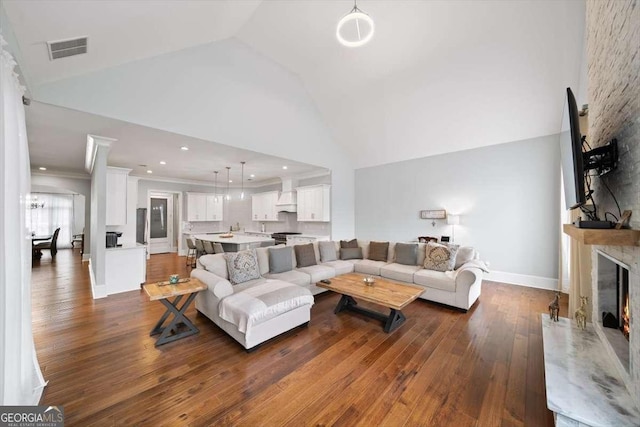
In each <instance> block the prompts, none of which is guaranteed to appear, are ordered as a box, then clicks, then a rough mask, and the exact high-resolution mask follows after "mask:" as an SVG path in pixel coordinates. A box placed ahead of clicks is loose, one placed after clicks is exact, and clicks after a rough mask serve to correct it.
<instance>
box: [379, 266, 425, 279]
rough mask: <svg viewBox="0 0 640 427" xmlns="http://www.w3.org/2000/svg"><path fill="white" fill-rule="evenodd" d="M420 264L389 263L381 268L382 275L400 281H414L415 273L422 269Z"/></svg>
mask: <svg viewBox="0 0 640 427" xmlns="http://www.w3.org/2000/svg"><path fill="white" fill-rule="evenodd" d="M421 269H422V267H420V266H419V265H404V264H398V263H393V264H387V265H385V266H383V267H381V268H380V276H382V277H385V278H387V279H391V280H398V281H400V282H407V283H413V273H415V272H416V271H418V270H421Z"/></svg>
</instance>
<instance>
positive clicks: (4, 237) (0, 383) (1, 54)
mask: <svg viewBox="0 0 640 427" xmlns="http://www.w3.org/2000/svg"><path fill="white" fill-rule="evenodd" d="M15 65H16V63H15V61H14V60H13V57H12V56H11V54H10V53H9V52H8V51H7V50H6V42H5V40H4V38H2V35H0V98H1V99H0V135H1V138H0V206H1V208H2V209H0V259H1V260H2V262H0V405H37V404H38V402H39V400H40V396H41V395H42V389H43V387H44V386H45V385H46V383H45V381H44V378H43V377H42V372H41V371H40V366H39V365H38V361H37V358H36V352H35V347H34V343H33V332H32V329H31V232H30V231H29V224H28V222H27V219H28V217H29V213H28V212H27V203H28V194H29V191H30V187H31V178H30V174H31V170H30V166H29V148H28V146H27V132H26V128H25V120H24V106H23V105H22V94H23V91H24V88H22V87H21V86H20V84H19V82H18V76H17V75H16V73H15V72H14V67H15Z"/></svg>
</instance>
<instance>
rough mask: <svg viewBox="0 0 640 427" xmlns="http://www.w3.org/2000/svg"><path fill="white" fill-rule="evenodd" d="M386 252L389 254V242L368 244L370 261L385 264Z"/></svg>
mask: <svg viewBox="0 0 640 427" xmlns="http://www.w3.org/2000/svg"><path fill="white" fill-rule="evenodd" d="M387 252H389V242H371V243H369V259H370V260H372V261H385V262H386V261H387Z"/></svg>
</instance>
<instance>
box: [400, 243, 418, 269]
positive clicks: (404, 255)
mask: <svg viewBox="0 0 640 427" xmlns="http://www.w3.org/2000/svg"><path fill="white" fill-rule="evenodd" d="M396 263H398V264H404V265H418V244H417V243H396Z"/></svg>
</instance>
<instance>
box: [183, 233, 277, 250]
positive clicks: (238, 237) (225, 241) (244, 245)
mask: <svg viewBox="0 0 640 427" xmlns="http://www.w3.org/2000/svg"><path fill="white" fill-rule="evenodd" d="M221 236H223V234H196V235H195V236H193V237H194V238H195V239H200V240H207V241H209V242H212V243H220V244H222V247H223V248H224V251H225V252H238V251H243V250H245V249H254V248H260V247H263V246H273V245H275V244H276V241H275V240H273V239H272V238H270V237H258V236H246V235H242V234H235V235H234V236H233V237H221Z"/></svg>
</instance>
